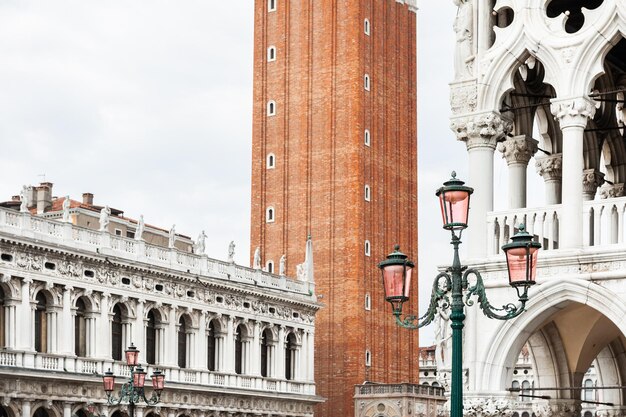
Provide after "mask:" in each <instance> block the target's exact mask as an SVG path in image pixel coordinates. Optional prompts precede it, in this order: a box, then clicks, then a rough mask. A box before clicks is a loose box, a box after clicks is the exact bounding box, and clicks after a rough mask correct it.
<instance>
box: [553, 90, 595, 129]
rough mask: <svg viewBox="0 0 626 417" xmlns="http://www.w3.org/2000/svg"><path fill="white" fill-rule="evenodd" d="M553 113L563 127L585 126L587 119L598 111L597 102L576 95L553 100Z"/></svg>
mask: <svg viewBox="0 0 626 417" xmlns="http://www.w3.org/2000/svg"><path fill="white" fill-rule="evenodd" d="M550 110H551V111H552V115H553V116H554V118H555V119H556V120H558V121H559V125H560V126H561V129H564V128H566V127H585V126H587V120H588V119H590V118H592V117H593V116H594V114H595V113H596V102H595V101H593V100H591V99H589V98H587V97H575V98H570V99H566V100H559V101H552V104H551V105H550Z"/></svg>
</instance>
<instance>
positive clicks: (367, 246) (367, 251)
mask: <svg viewBox="0 0 626 417" xmlns="http://www.w3.org/2000/svg"><path fill="white" fill-rule="evenodd" d="M371 253H372V248H371V244H370V241H369V240H366V241H365V256H370V255H371Z"/></svg>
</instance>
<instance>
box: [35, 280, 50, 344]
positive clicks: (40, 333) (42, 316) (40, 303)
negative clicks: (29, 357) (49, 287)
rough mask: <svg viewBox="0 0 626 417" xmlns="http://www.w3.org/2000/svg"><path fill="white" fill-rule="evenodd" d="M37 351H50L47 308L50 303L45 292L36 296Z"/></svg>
mask: <svg viewBox="0 0 626 417" xmlns="http://www.w3.org/2000/svg"><path fill="white" fill-rule="evenodd" d="M35 300H36V301H37V305H36V307H35V351H37V352H40V353H47V352H48V321H47V317H46V310H47V309H48V303H47V300H46V296H45V294H44V293H43V292H39V293H38V294H37V297H36V298H35Z"/></svg>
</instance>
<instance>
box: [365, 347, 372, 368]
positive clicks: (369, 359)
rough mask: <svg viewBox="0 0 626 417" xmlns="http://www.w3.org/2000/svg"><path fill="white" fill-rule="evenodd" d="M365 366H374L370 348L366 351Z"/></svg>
mask: <svg viewBox="0 0 626 417" xmlns="http://www.w3.org/2000/svg"><path fill="white" fill-rule="evenodd" d="M365 366H372V352H370V351H369V349H367V350H366V351H365Z"/></svg>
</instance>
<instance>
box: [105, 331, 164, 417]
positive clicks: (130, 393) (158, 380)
mask: <svg viewBox="0 0 626 417" xmlns="http://www.w3.org/2000/svg"><path fill="white" fill-rule="evenodd" d="M124 353H125V355H126V363H127V364H128V366H129V367H130V378H129V380H128V381H127V382H126V383H124V385H122V389H121V391H120V395H119V397H117V398H116V397H115V396H114V395H113V390H114V389H115V375H113V372H111V370H110V369H109V370H108V371H107V372H105V373H104V376H103V377H102V383H103V385H104V392H106V394H107V403H108V404H109V405H118V404H120V403H121V402H122V401H128V406H129V413H128V414H129V417H135V404H139V403H140V402H144V403H145V404H147V405H156V404H158V403H159V401H160V399H161V392H162V391H163V387H164V385H165V375H164V374H163V373H162V372H161V371H159V370H158V369H157V370H156V371H154V373H153V374H152V389H153V392H152V396H151V397H150V398H147V397H146V393H145V391H144V384H145V381H146V372H145V371H144V369H143V368H142V367H141V365H139V350H138V349H137V348H136V347H135V346H134V345H133V344H132V343H131V345H130V346H129V347H128V349H126V351H125V352H124Z"/></svg>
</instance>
